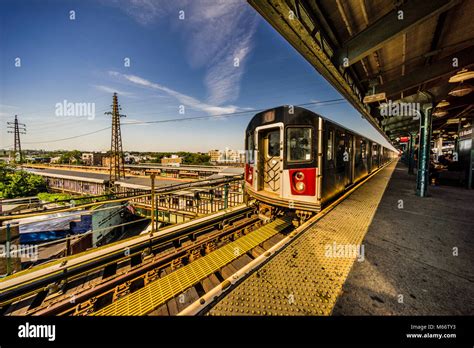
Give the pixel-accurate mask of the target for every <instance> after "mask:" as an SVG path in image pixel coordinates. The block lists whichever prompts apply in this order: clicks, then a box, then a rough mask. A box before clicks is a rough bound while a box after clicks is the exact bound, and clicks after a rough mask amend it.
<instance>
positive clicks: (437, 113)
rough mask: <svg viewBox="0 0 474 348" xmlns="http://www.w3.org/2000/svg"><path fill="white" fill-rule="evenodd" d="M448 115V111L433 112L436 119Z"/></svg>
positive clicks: (437, 110) (436, 110)
mask: <svg viewBox="0 0 474 348" xmlns="http://www.w3.org/2000/svg"><path fill="white" fill-rule="evenodd" d="M447 114H448V112H447V111H444V110H439V109H435V111H434V112H433V116H434V117H443V116H444V115H447Z"/></svg>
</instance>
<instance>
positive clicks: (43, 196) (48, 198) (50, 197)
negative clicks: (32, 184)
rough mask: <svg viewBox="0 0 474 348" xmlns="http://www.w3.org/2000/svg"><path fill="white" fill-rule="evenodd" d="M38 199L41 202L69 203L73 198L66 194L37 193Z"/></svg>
mask: <svg viewBox="0 0 474 348" xmlns="http://www.w3.org/2000/svg"><path fill="white" fill-rule="evenodd" d="M38 198H39V199H40V200H42V201H45V202H56V201H63V200H68V201H70V200H71V199H72V198H73V196H71V195H69V194H67V193H47V192H42V193H38Z"/></svg>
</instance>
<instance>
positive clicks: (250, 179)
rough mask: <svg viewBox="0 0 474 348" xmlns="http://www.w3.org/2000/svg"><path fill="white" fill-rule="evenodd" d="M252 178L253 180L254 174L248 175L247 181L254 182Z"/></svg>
mask: <svg viewBox="0 0 474 348" xmlns="http://www.w3.org/2000/svg"><path fill="white" fill-rule="evenodd" d="M252 178H253V177H252V173H248V174H247V180H248V181H252Z"/></svg>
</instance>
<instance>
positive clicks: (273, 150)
mask: <svg viewBox="0 0 474 348" xmlns="http://www.w3.org/2000/svg"><path fill="white" fill-rule="evenodd" d="M267 154H268V157H277V156H280V130H279V129H278V130H275V131H272V132H270V133H268V150H267Z"/></svg>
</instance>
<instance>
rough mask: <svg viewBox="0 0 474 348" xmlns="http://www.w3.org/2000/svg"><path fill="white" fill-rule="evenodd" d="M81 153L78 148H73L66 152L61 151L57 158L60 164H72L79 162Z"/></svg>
mask: <svg viewBox="0 0 474 348" xmlns="http://www.w3.org/2000/svg"><path fill="white" fill-rule="evenodd" d="M81 157H82V153H81V151H79V150H73V151H69V152H66V153H63V154H62V155H61V157H60V158H59V163H62V164H72V163H81Z"/></svg>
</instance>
